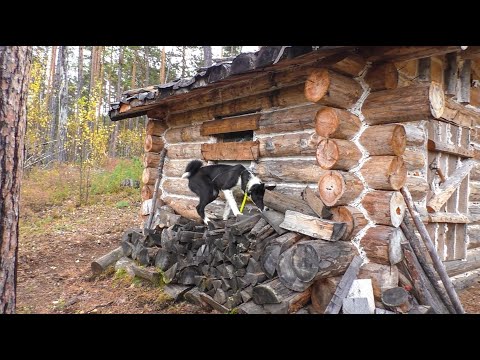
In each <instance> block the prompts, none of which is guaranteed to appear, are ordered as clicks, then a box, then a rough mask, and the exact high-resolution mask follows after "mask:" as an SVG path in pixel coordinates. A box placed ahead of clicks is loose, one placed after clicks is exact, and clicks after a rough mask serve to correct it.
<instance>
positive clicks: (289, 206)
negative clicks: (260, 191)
mask: <svg viewBox="0 0 480 360" xmlns="http://www.w3.org/2000/svg"><path fill="white" fill-rule="evenodd" d="M263 203H264V205H265V206H266V207H268V208H271V209H273V210H276V211H279V212H281V213H285V212H286V211H287V210H293V211H298V212H301V213H302V214H305V215H311V216H315V215H316V214H315V212H314V211H313V210H312V209H311V208H310V206H308V204H307V203H306V202H305V201H303V200H302V199H300V198H296V197H294V196H289V195H285V194H281V193H278V192H275V191H270V190H265V195H264V197H263Z"/></svg>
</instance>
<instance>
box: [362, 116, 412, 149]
mask: <svg viewBox="0 0 480 360" xmlns="http://www.w3.org/2000/svg"><path fill="white" fill-rule="evenodd" d="M359 141H360V143H361V144H362V146H363V147H364V148H365V149H366V150H367V151H368V153H369V154H370V156H374V155H397V156H401V155H403V153H404V152H405V148H406V146H407V135H406V131H405V128H404V127H403V125H399V124H385V125H375V126H370V127H368V128H366V129H365V131H364V132H363V133H362V135H361V136H360V139H359Z"/></svg>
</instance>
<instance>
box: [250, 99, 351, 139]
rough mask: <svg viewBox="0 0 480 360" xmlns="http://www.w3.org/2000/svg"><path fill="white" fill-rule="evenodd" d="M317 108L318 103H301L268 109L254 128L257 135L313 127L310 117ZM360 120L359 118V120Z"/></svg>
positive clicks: (318, 106)
mask: <svg viewBox="0 0 480 360" xmlns="http://www.w3.org/2000/svg"><path fill="white" fill-rule="evenodd" d="M319 109H323V106H322V105H319V104H303V105H300V106H298V105H297V106H295V107H289V108H286V109H274V110H268V111H265V112H263V113H262V115H261V117H260V120H259V122H258V126H259V129H258V130H255V134H257V135H268V134H271V133H282V132H290V131H299V130H307V129H313V128H314V127H315V126H314V125H315V124H314V123H313V121H312V119H314V118H315V114H316V113H317V111H319ZM359 122H360V120H359Z"/></svg>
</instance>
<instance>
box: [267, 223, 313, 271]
mask: <svg viewBox="0 0 480 360" xmlns="http://www.w3.org/2000/svg"><path fill="white" fill-rule="evenodd" d="M302 238H304V236H303V235H301V234H298V233H294V232H287V233H285V234H283V235H282V236H279V237H277V238H274V239H272V240H271V241H269V243H268V244H267V246H266V247H265V249H264V251H263V253H262V255H261V256H260V263H261V265H262V269H263V271H264V272H265V274H267V276H269V277H272V276H274V274H275V272H276V271H277V266H278V261H279V256H280V254H281V253H282V252H284V251H286V250H287V249H288V248H290V247H291V246H293V245H294V244H295V243H296V242H297V241H299V240H300V239H302Z"/></svg>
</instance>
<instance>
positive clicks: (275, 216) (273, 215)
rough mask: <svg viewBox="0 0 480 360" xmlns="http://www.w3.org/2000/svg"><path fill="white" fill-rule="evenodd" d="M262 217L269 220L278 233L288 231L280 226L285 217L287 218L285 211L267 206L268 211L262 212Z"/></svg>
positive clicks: (281, 233)
mask: <svg viewBox="0 0 480 360" xmlns="http://www.w3.org/2000/svg"><path fill="white" fill-rule="evenodd" d="M262 217H263V218H264V219H265V220H266V221H267V223H268V224H269V225H270V226H271V227H272V228H273V229H274V230H275V232H276V233H277V234H278V235H283V234H285V233H286V232H287V230H285V229H282V228H281V227H280V224H281V223H282V222H283V219H285V214H284V213H281V212H279V211H275V210H273V209H270V208H267V211H263V212H262Z"/></svg>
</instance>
